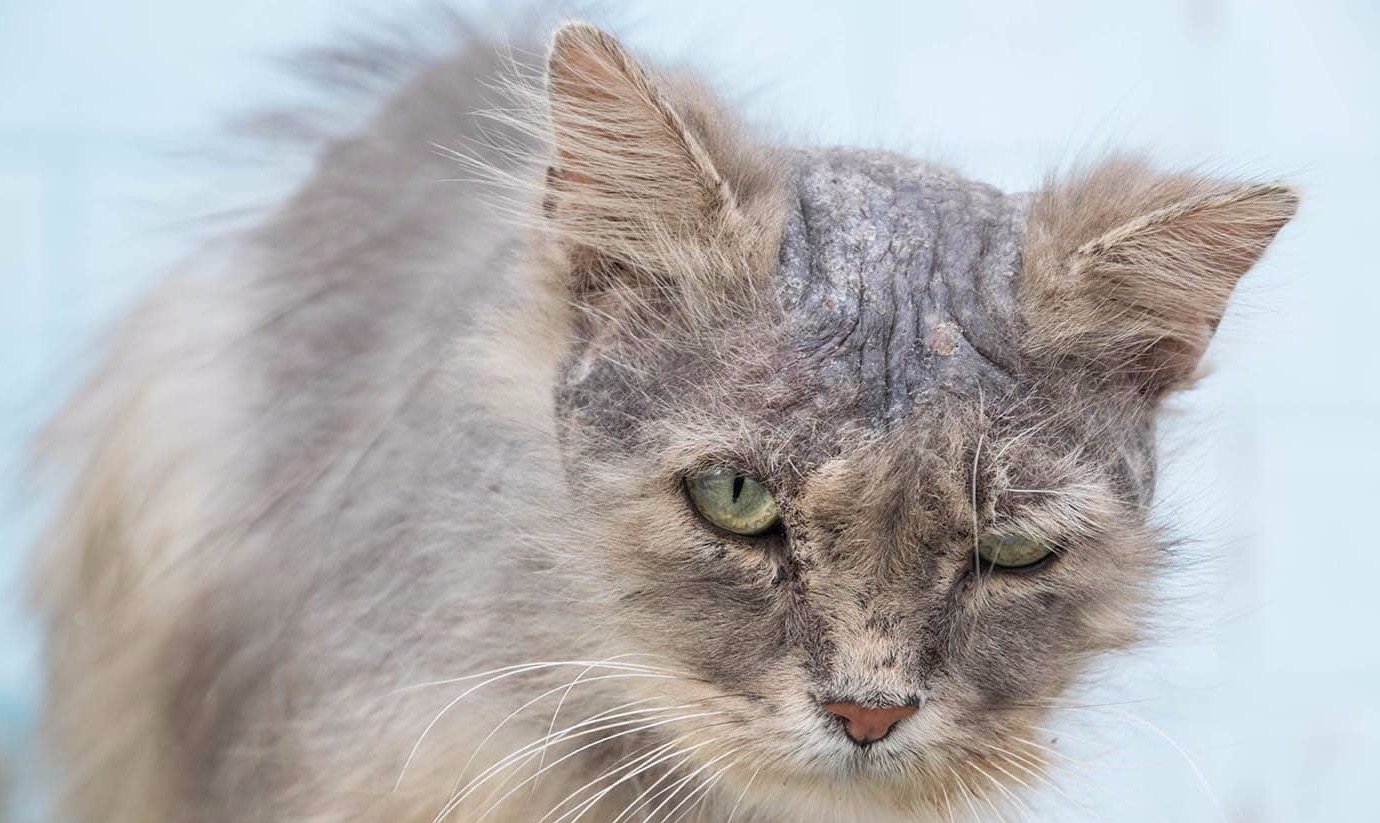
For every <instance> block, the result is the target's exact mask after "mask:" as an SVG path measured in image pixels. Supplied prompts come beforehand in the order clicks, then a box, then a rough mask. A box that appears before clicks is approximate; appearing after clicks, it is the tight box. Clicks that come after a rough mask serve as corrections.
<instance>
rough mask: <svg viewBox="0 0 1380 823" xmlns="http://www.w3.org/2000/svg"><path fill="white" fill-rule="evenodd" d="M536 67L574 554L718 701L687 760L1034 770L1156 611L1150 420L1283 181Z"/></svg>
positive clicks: (862, 786) (584, 70)
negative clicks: (1019, 183) (1021, 163)
mask: <svg viewBox="0 0 1380 823" xmlns="http://www.w3.org/2000/svg"><path fill="white" fill-rule="evenodd" d="M550 71H551V77H550V85H549V92H550V96H551V97H550V113H551V124H552V127H553V135H554V153H553V158H552V166H551V172H550V173H549V174H548V175H547V180H548V186H549V190H548V192H547V196H546V203H545V205H546V218H547V219H548V221H549V224H550V236H551V237H552V238H554V240H553V242H554V243H555V245H556V246H557V247H558V249H559V259H560V260H561V263H560V264H559V265H557V266H556V267H555V268H556V269H557V270H558V272H559V274H558V276H559V277H561V278H562V280H563V288H565V289H566V290H567V292H568V293H569V294H570V295H571V298H572V301H571V302H572V303H573V305H574V306H575V311H574V314H573V320H572V323H571V334H570V340H569V353H568V355H567V357H566V359H565V361H564V363H563V365H562V368H561V370H560V377H559V380H558V385H557V388H556V400H557V403H556V406H557V416H558V420H559V423H560V432H561V442H562V448H563V450H564V454H565V460H566V465H567V476H568V480H569V484H568V485H569V487H570V489H571V494H572V497H573V498H574V500H575V507H576V509H577V512H578V518H577V520H578V529H579V531H580V535H581V544H582V546H583V554H582V557H581V561H580V562H582V563H584V564H586V565H587V567H588V573H589V574H590V575H592V576H595V577H597V578H599V580H600V581H601V586H600V588H601V590H602V591H606V592H608V593H609V597H610V607H611V608H610V614H611V615H612V616H611V618H610V620H611V626H612V627H613V630H614V631H616V632H617V633H618V634H619V636H620V637H621V638H624V639H625V640H626V641H627V643H629V644H631V646H632V647H634V648H638V649H640V650H645V651H646V652H648V653H653V654H655V655H657V656H659V657H660V658H661V659H662V662H663V663H664V665H665V666H667V667H669V668H671V669H673V670H675V671H676V672H678V673H680V674H681V675H682V676H681V677H680V678H678V679H676V680H674V681H673V682H672V683H670V684H660V685H659V686H658V688H659V689H661V690H662V691H663V693H665V692H667V691H669V692H670V693H672V694H673V695H674V697H673V699H676V700H683V701H696V702H697V704H698V705H704V706H712V707H713V711H714V712H715V714H714V715H713V716H714V718H715V722H714V731H713V733H712V734H709V733H708V732H706V733H705V739H706V740H708V741H709V742H707V743H706V744H705V746H704V748H703V749H702V750H700V751H698V752H697V754H696V755H695V756H696V757H703V758H705V759H706V762H708V760H709V759H712V758H713V757H715V756H722V757H728V756H729V755H728V754H726V753H729V752H731V753H732V763H731V765H732V772H733V774H734V775H736V776H737V777H738V778H739V780H740V781H741V782H743V783H744V785H746V783H747V781H748V775H758V774H765V775H766V776H767V777H766V778H763V779H762V780H763V784H764V785H771V786H782V785H786V786H792V787H795V788H799V789H802V791H801V792H799V793H798V796H799V797H809V796H810V795H809V792H810V791H812V790H813V789H811V787H816V788H818V787H827V789H825V790H827V791H828V792H830V793H832V794H831V795H830V796H831V797H835V798H837V797H839V796H857V797H858V798H860V802H862V803H864V805H865V806H866V807H867V808H873V809H876V808H893V809H895V810H896V811H897V812H898V813H904V812H906V811H907V810H913V809H918V808H921V807H931V808H938V807H941V806H942V805H943V803H944V802H946V801H948V799H949V797H950V796H951V795H952V796H954V797H958V796H960V795H964V794H968V793H976V794H988V793H991V792H995V791H1001V790H1003V788H1004V787H1005V785H1006V784H1009V783H1016V784H1018V783H1020V782H1022V780H1021V776H1022V774H1023V773H1025V774H1027V775H1028V774H1030V773H1034V772H1036V771H1038V770H1039V769H1040V768H1041V766H1042V765H1043V762H1044V756H1043V751H1042V748H1041V746H1040V744H1038V743H1036V742H1035V741H1034V738H1035V737H1036V736H1037V732H1036V730H1035V726H1036V725H1037V724H1038V723H1039V722H1040V719H1041V717H1042V716H1043V715H1044V714H1045V713H1046V712H1047V711H1049V710H1050V708H1051V707H1054V706H1057V705H1058V702H1059V700H1060V698H1061V695H1062V694H1063V693H1064V692H1065V690H1066V689H1067V688H1068V687H1069V686H1070V684H1072V683H1073V682H1074V681H1075V680H1076V678H1077V676H1078V674H1079V672H1080V671H1081V670H1082V669H1083V667H1084V666H1085V665H1086V664H1087V662H1088V661H1089V660H1090V659H1091V658H1092V657H1094V656H1095V655H1097V654H1098V653H1099V652H1103V651H1105V650H1108V649H1115V648H1120V647H1123V646H1125V645H1127V644H1129V643H1131V642H1133V641H1134V640H1135V639H1136V637H1137V635H1138V633H1139V627H1140V626H1142V625H1143V623H1144V609H1145V606H1146V603H1147V599H1148V591H1149V586H1150V584H1151V582H1152V581H1153V579H1154V573H1155V569H1156V567H1157V565H1158V564H1159V563H1160V560H1161V557H1162V554H1163V550H1162V543H1163V541H1162V539H1161V538H1160V536H1159V535H1157V534H1156V532H1155V531H1154V530H1153V529H1152V528H1150V527H1149V526H1148V525H1147V516H1148V506H1149V503H1150V499H1151V496H1152V486H1153V475H1154V469H1153V466H1154V456H1153V445H1154V444H1153V440H1154V436H1153V428H1154V414H1155V409H1156V405H1157V403H1158V401H1159V399H1160V398H1161V397H1162V396H1163V395H1164V393H1165V392H1167V391H1169V390H1171V389H1172V388H1174V387H1176V386H1178V385H1181V384H1182V383H1184V382H1185V381H1186V380H1188V379H1189V378H1190V376H1191V374H1192V372H1193V370H1194V368H1195V367H1196V363H1197V361H1198V359H1199V357H1200V356H1201V353H1202V350H1203V348H1204V347H1205V346H1206V343H1207V341H1208V339H1209V337H1210V334H1211V331H1212V329H1213V328H1214V327H1215V325H1216V323H1217V321H1218V319H1219V318H1220V316H1221V313H1222V311H1223V310H1224V308H1225V304H1226V300H1227V298H1228V296H1229V295H1230V292H1231V289H1232V286H1233V285H1234V284H1235V282H1236V280H1237V279H1238V278H1239V277H1240V275H1241V274H1243V273H1244V272H1245V270H1246V269H1247V268H1249V266H1250V265H1251V264H1252V263H1253V262H1254V261H1255V260H1256V258H1258V256H1259V255H1260V254H1261V253H1262V252H1263V250H1264V247H1265V245H1266V244H1267V243H1268V241H1269V240H1270V239H1271V237H1273V235H1274V233H1275V232H1276V231H1277V230H1278V229H1279V227H1280V226H1282V225H1283V223H1284V222H1285V221H1286V220H1287V219H1288V217H1289V216H1290V215H1291V214H1292V212H1293V209H1294V205H1295V203H1294V196H1293V194H1292V193H1291V192H1289V191H1288V190H1287V189H1284V188H1281V187H1278V186H1251V185H1247V186H1240V185H1232V184H1225V183H1221V182H1218V181H1209V180H1201V179H1196V178H1187V177H1170V176H1161V175H1156V174H1153V173H1151V172H1149V171H1148V170H1147V169H1145V168H1144V167H1143V166H1140V165H1138V164H1134V163H1127V162H1114V163H1109V164H1106V165H1104V166H1102V167H1100V168H1099V169H1097V170H1094V171H1093V172H1092V173H1090V174H1089V175H1087V176H1085V177H1083V178H1081V179H1079V180H1075V181H1073V182H1071V183H1068V184H1065V185H1063V186H1056V187H1051V188H1050V189H1049V190H1047V191H1045V192H1042V193H1039V194H1035V195H1022V196H1007V195H1004V194H1002V193H1000V192H998V191H996V190H994V189H992V188H990V187H988V186H984V185H981V184H976V183H971V182H969V181H966V180H963V179H961V178H959V177H957V176H956V175H954V174H952V173H950V172H947V171H944V170H941V169H936V168H933V167H930V166H927V165H924V164H921V163H917V162H914V161H910V160H907V159H904V158H899V157H895V156H892V155H886V154H881V153H869V152H857V151H845V150H828V151H809V152H793V153H792V152H776V153H774V154H766V153H762V152H760V150H755V149H749V148H747V147H746V146H745V144H743V143H742V142H741V141H739V140H738V139H737V138H735V137H734V136H733V135H732V134H731V133H729V132H727V131H726V130H725V128H724V126H723V122H724V120H723V117H722V115H721V114H719V113H717V112H716V111H715V110H714V109H712V108H709V105H710V104H708V103H706V102H705V101H704V98H702V97H700V96H697V95H695V94H693V93H690V92H686V91H685V90H684V89H681V90H680V91H681V93H680V96H679V97H673V96H672V91H673V90H674V89H675V87H673V86H671V85H668V84H665V83H657V82H654V81H652V80H651V79H650V78H649V77H648V75H647V74H646V73H645V72H643V71H642V70H641V69H640V68H639V67H638V66H637V65H636V64H635V63H634V62H632V60H631V59H630V58H629V57H628V56H627V55H626V53H624V52H623V51H622V50H621V48H619V47H618V46H617V44H616V43H614V42H613V41H612V40H611V39H610V38H608V37H607V35H604V34H602V33H600V32H598V31H597V30H593V29H590V28H588V27H585V26H581V25H575V26H571V27H567V28H565V29H563V30H562V31H561V32H560V33H559V34H558V35H557V37H556V40H555V45H554V47H553V52H552V58H551V65H550ZM572 528H575V527H574V526H572ZM999 785H1000V786H1001V787H1003V788H999ZM802 802H804V801H802Z"/></svg>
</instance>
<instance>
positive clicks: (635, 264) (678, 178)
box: [545, 22, 743, 297]
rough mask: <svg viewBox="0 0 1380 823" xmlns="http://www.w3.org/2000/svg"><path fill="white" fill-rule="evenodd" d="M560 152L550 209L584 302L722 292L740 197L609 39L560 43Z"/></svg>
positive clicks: (666, 101) (549, 181) (555, 90)
mask: <svg viewBox="0 0 1380 823" xmlns="http://www.w3.org/2000/svg"><path fill="white" fill-rule="evenodd" d="M547 103H548V111H549V114H550V124H551V131H552V134H551V139H552V148H553V151H552V155H551V165H550V168H549V170H548V172H547V176H546V187H547V190H546V199H545V213H546V216H547V219H548V220H549V221H550V222H551V224H552V225H553V226H554V228H555V230H556V234H557V236H558V237H559V238H560V240H561V242H562V243H563V244H564V245H565V246H566V249H567V252H568V253H569V256H570V258H571V260H572V262H573V266H574V269H575V272H574V275H573V276H574V277H575V280H576V282H575V283H574V284H573V290H574V291H575V292H576V296H577V297H580V296H584V295H587V294H588V293H590V292H597V291H601V290H602V291H608V290H612V289H621V290H622V291H623V292H624V293H625V294H638V295H642V296H643V297H646V296H648V295H649V294H650V295H653V296H654V295H655V294H657V293H664V294H670V293H672V292H688V291H694V290H696V289H697V288H698V289H700V290H703V289H710V290H713V289H715V288H716V287H718V286H720V285H721V284H719V283H715V282H713V278H723V277H724V276H726V275H727V274H728V273H727V272H725V271H724V267H725V266H726V265H731V261H730V263H726V262H725V261H723V260H720V259H716V257H718V256H721V252H722V251H723V250H724V249H726V248H731V246H732V243H733V240H734V237H735V236H736V235H738V234H740V233H741V229H742V226H743V218H742V216H741V214H740V211H739V208H738V204H737V203H736V202H735V197H734V192H733V191H732V189H731V187H730V185H729V183H728V182H727V180H726V179H725V177H724V176H723V175H722V174H721V173H720V171H719V169H718V167H717V164H716V162H715V160H714V158H713V157H712V156H711V154H710V152H709V151H708V150H707V148H706V145H705V144H704V143H703V142H702V140H701V139H700V137H699V136H698V135H697V134H696V133H695V132H694V131H692V129H691V128H690V127H689V126H688V125H687V118H686V113H685V112H682V111H681V110H679V106H678V105H677V103H676V102H675V101H673V100H672V99H671V98H670V97H669V95H668V94H667V93H666V91H665V90H664V89H663V88H662V87H661V85H660V84H658V82H657V81H656V80H655V79H654V78H653V77H652V76H651V75H650V74H649V73H648V72H647V71H646V70H645V69H643V67H642V66H640V65H639V64H638V63H637V61H636V60H634V59H633V58H632V56H631V55H629V54H628V52H627V51H626V50H624V49H623V47H622V46H621V45H620V44H619V43H618V41H616V40H615V39H614V38H613V37H612V36H610V35H608V34H607V33H605V32H603V31H601V30H599V29H597V28H595V27H594V26H591V25H589V24H587V23H581V22H573V23H567V24H565V25H564V26H562V27H561V28H560V29H559V30H558V31H556V33H555V35H554V36H553V37H552V41H551V51H550V55H549V58H548V62H547Z"/></svg>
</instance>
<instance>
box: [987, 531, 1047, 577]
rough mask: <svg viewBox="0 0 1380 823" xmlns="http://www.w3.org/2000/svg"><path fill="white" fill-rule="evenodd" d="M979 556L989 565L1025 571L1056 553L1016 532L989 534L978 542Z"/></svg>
mask: <svg viewBox="0 0 1380 823" xmlns="http://www.w3.org/2000/svg"><path fill="white" fill-rule="evenodd" d="M977 551H978V556H979V557H981V558H982V559H983V561H984V562H986V563H987V564H988V565H991V566H997V567H999V568H1003V569H1023V568H1028V567H1030V566H1034V565H1035V564H1037V563H1039V562H1041V561H1042V560H1044V559H1045V558H1047V557H1049V556H1050V555H1052V554H1053V553H1054V550H1053V549H1052V548H1050V547H1049V546H1047V545H1045V544H1044V543H1041V542H1040V541H1038V540H1034V539H1032V538H1030V537H1026V536H1025V535H1023V534H1017V533H1015V532H989V533H987V534H985V535H983V536H982V539H981V540H979V541H978V547H977Z"/></svg>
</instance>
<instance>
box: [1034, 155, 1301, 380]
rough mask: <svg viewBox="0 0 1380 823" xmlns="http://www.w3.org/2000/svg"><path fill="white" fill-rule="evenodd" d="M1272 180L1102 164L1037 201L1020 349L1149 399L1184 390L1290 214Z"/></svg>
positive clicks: (1287, 198) (1282, 189)
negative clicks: (1089, 371) (1234, 297)
mask: <svg viewBox="0 0 1380 823" xmlns="http://www.w3.org/2000/svg"><path fill="white" fill-rule="evenodd" d="M1297 208H1298V195H1297V193H1296V192H1295V191H1294V190H1293V189H1291V188H1289V187H1287V186H1283V185H1280V184H1275V183H1264V184H1254V183H1250V184H1240V183H1225V182H1222V181H1216V180H1210V179H1205V178H1195V177H1188V176H1163V175H1156V174H1153V173H1152V172H1149V171H1148V170H1147V169H1146V168H1145V167H1144V166H1142V165H1140V164H1139V163H1132V162H1126V161H1115V162H1112V163H1108V164H1105V165H1104V166H1102V167H1101V168H1099V169H1097V170H1095V171H1094V172H1093V173H1092V174H1090V175H1088V176H1087V177H1085V178H1084V179H1083V180H1081V181H1077V182H1075V183H1074V184H1072V185H1070V186H1066V187H1060V188H1056V189H1053V190H1050V191H1047V192H1045V193H1043V194H1042V195H1040V196H1039V197H1038V198H1037V200H1036V203H1035V205H1034V206H1033V208H1032V211H1031V217H1030V223H1029V227H1028V229H1027V239H1026V262H1025V265H1024V272H1023V278H1022V290H1021V291H1022V302H1023V310H1024V315H1025V318H1026V321H1027V325H1028V329H1027V331H1026V340H1025V346H1026V348H1027V350H1028V351H1029V352H1030V353H1032V354H1034V355H1036V356H1038V357H1041V358H1044V359H1046V360H1049V359H1053V360H1057V361H1061V362H1068V361H1072V362H1074V363H1078V364H1083V365H1085V366H1091V367H1092V368H1093V369H1094V370H1095V371H1098V372H1101V373H1102V376H1110V377H1113V378H1126V379H1129V380H1130V381H1132V382H1133V383H1134V384H1136V385H1137V386H1138V387H1139V388H1141V389H1142V390H1144V391H1145V392H1146V393H1147V394H1149V395H1151V396H1158V395H1161V394H1163V393H1164V392H1166V391H1169V390H1172V389H1174V388H1179V387H1182V386H1185V385H1187V384H1189V383H1191V382H1192V378H1193V376H1194V373H1195V372H1196V371H1197V367H1198V363H1199V361H1200V360H1201V359H1202V356H1203V353H1204V352H1205V351H1206V349H1207V346H1208V343H1209V341H1210V340H1211V339H1212V335H1213V332H1215V331H1216V329H1217V324H1218V323H1219V322H1220V321H1221V319H1222V314H1223V313H1224V312H1225V311H1226V308H1227V301H1228V300H1229V299H1230V297H1231V294H1232V291H1233V290H1234V289H1235V287H1236V283H1237V281H1238V280H1240V279H1241V277H1242V275H1244V274H1245V273H1246V272H1247V271H1248V270H1249V269H1250V268H1251V267H1252V266H1253V265H1255V263H1256V261H1258V260H1259V259H1260V257H1261V255H1262V254H1264V252H1265V249H1266V247H1267V246H1268V245H1269V244H1270V241H1271V240H1273V239H1274V236H1275V234H1276V233H1277V232H1278V231H1279V230H1280V229H1281V228H1282V227H1283V226H1284V224H1285V223H1287V222H1288V221H1289V219H1290V218H1291V217H1293V216H1294V212H1295V211H1296V210H1297Z"/></svg>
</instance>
